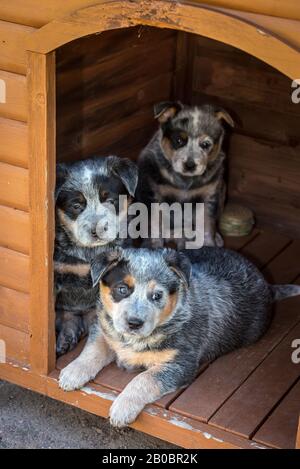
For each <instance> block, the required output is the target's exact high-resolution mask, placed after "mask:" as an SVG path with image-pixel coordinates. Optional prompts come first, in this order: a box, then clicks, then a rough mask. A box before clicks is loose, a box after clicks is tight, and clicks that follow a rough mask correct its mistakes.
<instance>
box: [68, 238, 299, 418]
mask: <svg viewBox="0 0 300 469" xmlns="http://www.w3.org/2000/svg"><path fill="white" fill-rule="evenodd" d="M91 272H92V277H93V282H94V285H96V284H97V283H98V282H99V281H100V283H99V292H100V301H99V307H98V324H96V325H95V326H94V329H93V330H92V332H91V334H90V337H89V339H88V342H87V344H86V346H85V348H84V350H83V351H82V353H81V355H80V356H79V357H78V358H77V359H76V360H75V361H74V362H72V363H70V364H69V365H68V366H67V367H66V368H65V369H64V370H62V372H61V375H60V380H59V384H60V387H61V388H62V389H64V390H66V391H71V390H74V389H78V388H80V387H81V386H83V385H84V384H85V383H87V382H88V381H89V380H91V379H93V378H94V377H95V376H96V374H97V373H98V372H99V371H100V370H101V369H102V368H103V367H104V366H106V365H107V364H108V363H110V362H111V361H113V360H116V361H117V363H118V364H119V365H120V366H123V367H125V368H127V369H130V370H131V369H142V370H144V371H143V372H142V373H140V374H139V375H137V376H136V377H135V378H133V379H132V381H131V382H130V383H129V384H128V385H127V386H126V388H125V389H124V390H123V391H122V392H121V394H120V395H119V396H118V397H117V399H116V400H115V401H114V403H113V405H112V407H111V409H110V420H111V423H112V424H113V425H114V426H117V427H122V426H125V425H128V424H130V423H131V422H133V421H134V420H135V419H136V417H137V416H138V415H139V413H140V412H141V411H142V410H143V408H144V406H145V405H147V404H149V403H151V402H154V401H155V400H157V399H159V398H161V397H162V396H163V395H164V394H167V393H170V392H173V391H175V390H176V389H178V388H180V387H183V386H186V385H188V384H189V383H191V381H192V380H193V379H194V378H195V376H196V373H197V370H198V369H199V365H201V363H203V362H207V361H211V360H214V359H215V358H217V357H218V356H220V355H223V354H225V353H228V352H230V351H232V350H235V349H237V348H239V347H244V346H247V345H249V344H252V343H254V342H256V341H257V340H258V339H259V338H260V337H261V336H262V335H263V334H264V333H265V331H266V330H267V328H268V326H269V324H270V321H271V305H272V303H273V301H274V300H277V299H281V298H285V297H288V296H293V295H299V294H300V286H296V285H283V286H278V285H277V286H271V285H269V284H268V283H267V282H266V280H265V279H264V278H263V276H262V274H261V273H260V272H259V271H258V270H257V269H256V267H254V265H253V264H251V263H250V262H249V261H248V260H246V259H245V258H244V257H242V256H241V255H239V254H237V253H235V252H233V251H229V250H225V249H222V248H213V247H205V248H202V249H201V250H197V251H186V252H185V253H181V252H177V251H174V250H170V249H163V250H157V251H153V250H148V249H139V250H135V249H125V250H122V249H115V250H112V251H110V252H106V253H104V254H103V255H100V256H99V257H97V258H96V259H95V261H94V262H93V263H92V270H91ZM199 399H201V396H199Z"/></svg>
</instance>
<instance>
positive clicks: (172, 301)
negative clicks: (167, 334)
mask: <svg viewBox="0 0 300 469" xmlns="http://www.w3.org/2000/svg"><path fill="white" fill-rule="evenodd" d="M177 299H178V293H177V292H175V293H172V294H171V295H169V298H168V302H167V304H166V306H165V307H164V309H163V310H162V311H161V313H160V321H159V323H160V324H162V323H164V322H165V321H166V320H167V319H168V318H169V316H170V315H171V314H172V312H173V311H174V309H175V306H176V304H177Z"/></svg>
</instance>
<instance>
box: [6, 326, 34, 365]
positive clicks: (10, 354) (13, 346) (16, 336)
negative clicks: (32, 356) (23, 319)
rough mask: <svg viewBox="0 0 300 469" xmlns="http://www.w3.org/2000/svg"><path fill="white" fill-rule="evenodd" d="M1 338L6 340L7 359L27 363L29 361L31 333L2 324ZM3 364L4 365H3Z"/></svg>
mask: <svg viewBox="0 0 300 469" xmlns="http://www.w3.org/2000/svg"><path fill="white" fill-rule="evenodd" d="M0 339H1V340H3V341H4V342H5V349H6V361H7V362H11V361H12V362H17V363H19V364H22V365H27V364H28V362H29V335H28V334H26V333H25V332H22V331H18V330H16V329H12V328H10V327H7V326H4V325H3V324H0ZM1 366H2V365H1Z"/></svg>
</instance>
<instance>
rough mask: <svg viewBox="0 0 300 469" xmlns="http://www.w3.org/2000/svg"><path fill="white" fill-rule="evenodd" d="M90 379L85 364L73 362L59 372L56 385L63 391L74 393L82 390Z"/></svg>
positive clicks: (77, 361)
mask: <svg viewBox="0 0 300 469" xmlns="http://www.w3.org/2000/svg"><path fill="white" fill-rule="evenodd" d="M92 378H93V376H91V375H90V373H89V371H88V369H87V366H86V364H84V363H81V362H80V361H79V360H74V361H73V362H72V363H70V364H69V365H68V366H67V367H66V368H64V369H63V370H62V371H61V372H60V375H59V381H58V384H59V387H60V388H61V389H63V390H64V391H74V390H75V389H79V388H82V386H84V385H85V384H86V383H87V382H88V381H90V380H91V379H92Z"/></svg>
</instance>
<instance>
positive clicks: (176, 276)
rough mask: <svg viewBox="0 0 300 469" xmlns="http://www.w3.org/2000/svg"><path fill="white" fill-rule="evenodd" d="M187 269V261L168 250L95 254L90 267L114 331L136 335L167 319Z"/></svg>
mask: <svg viewBox="0 0 300 469" xmlns="http://www.w3.org/2000/svg"><path fill="white" fill-rule="evenodd" d="M190 272H191V264H190V262H189V260H188V259H187V258H186V257H185V256H184V255H183V254H182V253H179V252H177V251H173V250H171V249H164V250H157V251H153V250H148V249H126V250H120V249H118V250H112V251H108V252H106V253H103V254H101V255H99V256H98V257H96V258H95V260H94V262H93V263H92V267H91V275H92V279H93V284H94V285H96V284H98V282H99V281H100V284H99V293H100V299H101V303H102V305H103V308H104V309H105V311H106V313H107V314H108V315H110V316H111V318H112V321H113V326H114V328H115V330H116V331H117V332H119V333H121V334H125V335H127V336H134V337H139V338H142V337H148V336H149V335H150V334H151V333H152V332H153V331H154V330H155V329H156V328H157V327H158V326H160V325H162V324H164V323H166V322H168V321H170V320H171V318H172V317H173V316H174V314H175V312H176V307H177V305H178V302H179V301H180V296H181V295H182V290H183V289H184V288H187V287H188V284H189V278H190Z"/></svg>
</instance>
